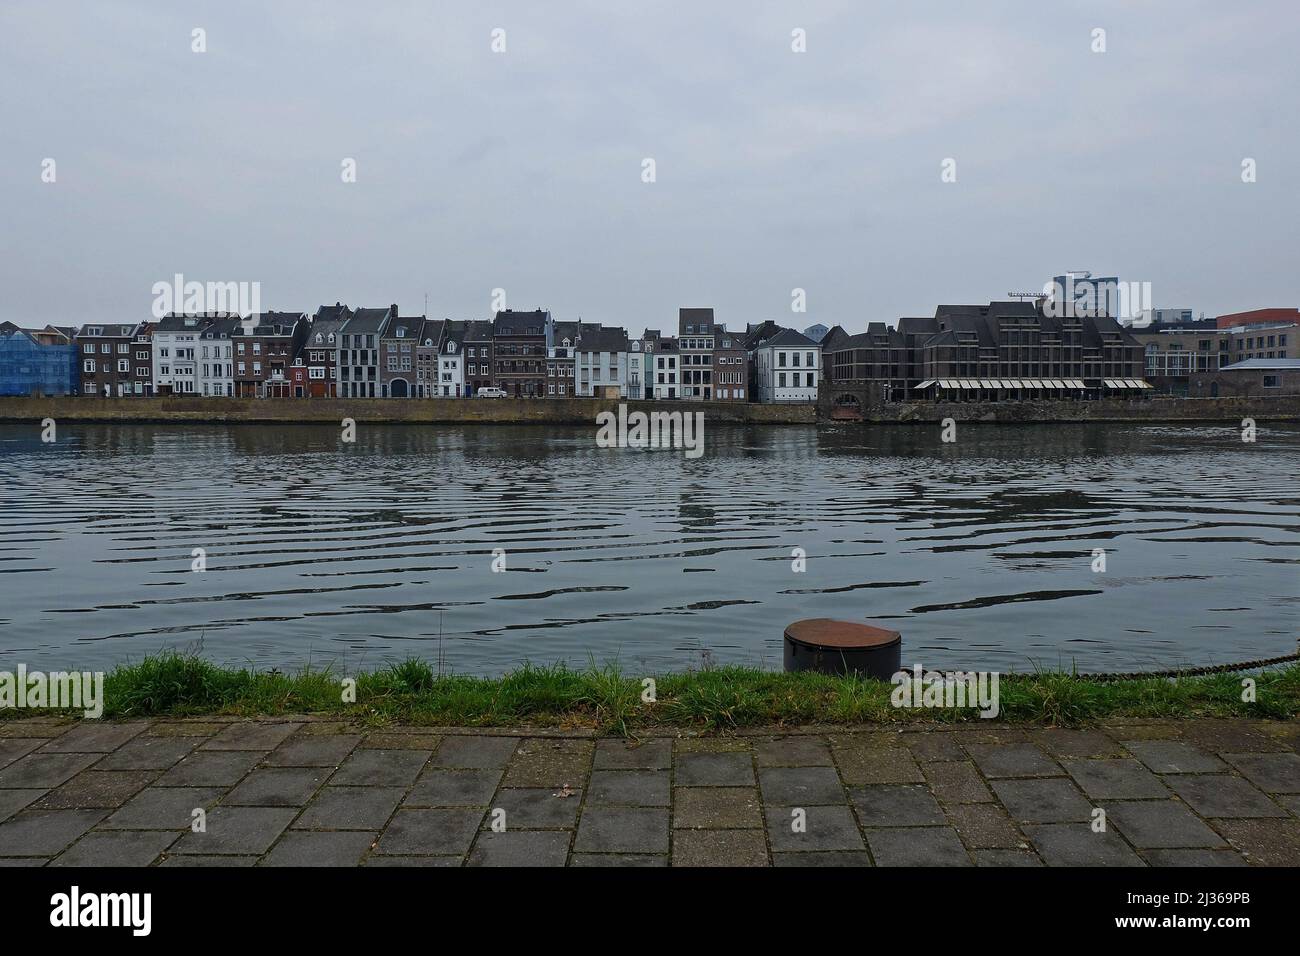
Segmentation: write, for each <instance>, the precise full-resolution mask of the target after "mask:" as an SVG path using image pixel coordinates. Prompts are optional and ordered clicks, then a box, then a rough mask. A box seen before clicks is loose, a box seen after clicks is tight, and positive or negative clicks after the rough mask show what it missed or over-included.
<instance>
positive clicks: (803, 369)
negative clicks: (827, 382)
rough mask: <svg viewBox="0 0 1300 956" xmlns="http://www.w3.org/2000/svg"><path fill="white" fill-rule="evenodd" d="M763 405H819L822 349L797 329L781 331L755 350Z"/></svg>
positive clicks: (759, 397)
mask: <svg viewBox="0 0 1300 956" xmlns="http://www.w3.org/2000/svg"><path fill="white" fill-rule="evenodd" d="M751 360H752V361H753V363H754V371H755V377H756V378H757V380H758V400H759V401H760V402H815V401H817V385H818V382H819V381H820V380H821V365H822V362H821V346H820V345H818V344H817V343H816V342H814V341H813V340H812V339H810V338H808V336H806V335H804V334H803V333H801V332H796V331H795V330H794V329H781V331H779V332H777V333H776V334H775V335H773V336H772V337H771V338H769V339H764V340H762V341H760V342H759V343H758V344H757V345H756V346H755V347H754V348H753V350H752V353H751Z"/></svg>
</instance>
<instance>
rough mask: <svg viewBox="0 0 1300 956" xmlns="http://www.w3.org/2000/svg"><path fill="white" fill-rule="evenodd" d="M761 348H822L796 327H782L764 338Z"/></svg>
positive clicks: (760, 344)
mask: <svg viewBox="0 0 1300 956" xmlns="http://www.w3.org/2000/svg"><path fill="white" fill-rule="evenodd" d="M758 347H759V348H763V349H766V348H799V349H802V348H810V349H815V348H820V347H821V346H819V345H818V344H817V343H816V342H814V341H813V340H812V339H810V338H808V336H806V335H804V334H803V333H802V332H796V331H795V330H794V329H781V331H779V332H777V333H776V334H775V335H773V336H772V337H771V338H769V339H764V340H763V341H762V342H760V343H759V346H758Z"/></svg>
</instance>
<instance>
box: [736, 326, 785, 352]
mask: <svg viewBox="0 0 1300 956" xmlns="http://www.w3.org/2000/svg"><path fill="white" fill-rule="evenodd" d="M780 329H781V326H779V325H777V324H776V323H775V322H773V321H772V320H771V319H766V320H764V321H762V322H759V323H758V324H757V325H752V324H751V325H748V326H746V328H745V349H746V350H747V351H750V352H752V351H754V349H756V348H758V346H759V343H760V342H762V341H763V340H764V339H770V338H771V337H772V336H774V335H775V334H776V333H777V332H778V331H780Z"/></svg>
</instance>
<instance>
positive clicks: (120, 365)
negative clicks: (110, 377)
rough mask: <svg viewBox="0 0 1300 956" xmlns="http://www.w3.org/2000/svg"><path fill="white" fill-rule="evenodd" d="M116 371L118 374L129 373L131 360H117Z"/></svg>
mask: <svg viewBox="0 0 1300 956" xmlns="http://www.w3.org/2000/svg"><path fill="white" fill-rule="evenodd" d="M117 370H118V371H119V372H122V373H126V372H129V371H131V360H130V359H118V360H117Z"/></svg>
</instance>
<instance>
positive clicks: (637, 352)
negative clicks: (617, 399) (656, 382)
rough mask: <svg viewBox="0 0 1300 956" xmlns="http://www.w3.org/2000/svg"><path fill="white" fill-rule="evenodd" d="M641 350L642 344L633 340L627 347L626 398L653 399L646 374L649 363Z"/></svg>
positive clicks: (650, 384)
mask: <svg viewBox="0 0 1300 956" xmlns="http://www.w3.org/2000/svg"><path fill="white" fill-rule="evenodd" d="M648 358H649V356H647V355H646V354H645V352H644V350H643V343H642V341H641V340H640V339H635V340H633V341H631V342H629V343H628V345H627V397H628V398H633V399H640V398H653V397H654V388H653V384H652V382H651V379H650V377H649V376H647V375H646V372H647V371H648V370H649V368H650V362H649V361H647V359H648Z"/></svg>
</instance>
